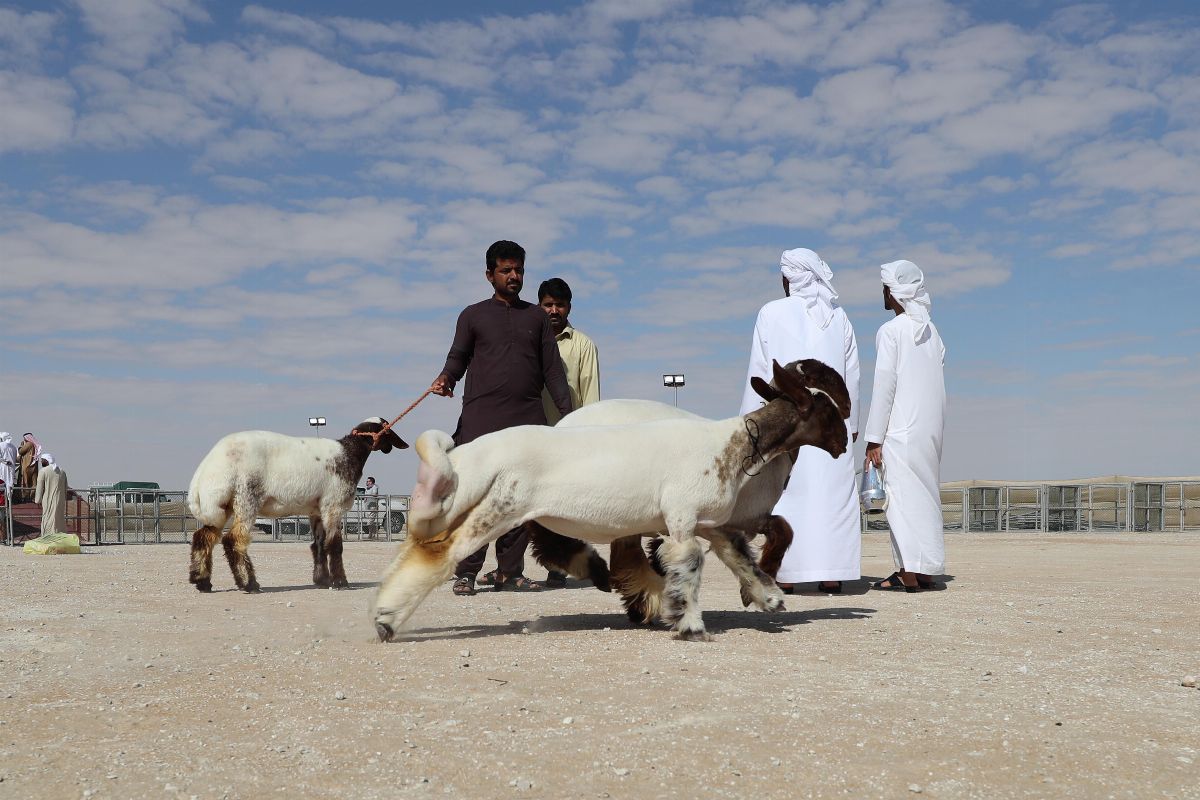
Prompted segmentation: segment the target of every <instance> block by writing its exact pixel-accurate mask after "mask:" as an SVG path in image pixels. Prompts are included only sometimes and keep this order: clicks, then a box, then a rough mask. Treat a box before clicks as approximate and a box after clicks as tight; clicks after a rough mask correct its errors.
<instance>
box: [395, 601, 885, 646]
mask: <svg viewBox="0 0 1200 800" xmlns="http://www.w3.org/2000/svg"><path fill="white" fill-rule="evenodd" d="M875 612H876V609H874V608H814V609H809V610H807V611H781V612H779V613H776V614H763V613H759V612H755V611H706V612H705V613H704V624H705V627H706V628H707V629H708V632H709V633H714V634H721V633H728V632H730V631H735V630H751V631H760V632H762V633H785V632H786V631H788V629H790V628H791V627H792V626H794V625H807V624H809V623H812V622H821V621H824V620H848V619H866V618H868V617H870V615H872V614H874V613H875ZM604 628H612V629H613V630H627V631H628V630H644V631H648V632H651V633H653V634H654V635H656V636H659V635H662V634H663V633H665V630H664V628H663V626H661V625H634V624H633V623H631V622H630V621H629V619H628V618H627V617H626V616H625V615H624V614H561V615H556V616H549V617H538V618H537V619H532V620H513V621H511V622H508V623H505V624H503V625H448V626H443V627H436V628H414V629H411V630H404V631H401V632H399V633H397V634H396V638H395V639H394V640H393V641H397V642H404V641H434V640H438V639H483V638H487V637H490V636H507V635H509V634H514V633H529V634H536V633H550V632H558V631H563V632H566V631H599V630H603V629H604Z"/></svg>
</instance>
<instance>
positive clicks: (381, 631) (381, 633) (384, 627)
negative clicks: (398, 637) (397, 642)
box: [375, 622, 396, 642]
mask: <svg viewBox="0 0 1200 800" xmlns="http://www.w3.org/2000/svg"><path fill="white" fill-rule="evenodd" d="M395 633H396V632H395V631H394V630H392V626H391V625H388V624H387V623H386V622H376V623H375V634H376V635H377V636H378V637H379V641H381V642H387V641H391V638H392V636H393V635H394V634H395Z"/></svg>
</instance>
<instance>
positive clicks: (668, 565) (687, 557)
mask: <svg viewBox="0 0 1200 800" xmlns="http://www.w3.org/2000/svg"><path fill="white" fill-rule="evenodd" d="M658 557H659V559H660V560H661V562H662V565H663V571H664V572H665V573H666V575H665V579H666V589H665V591H664V603H663V605H664V609H663V611H664V614H663V615H664V616H665V617H666V619H667V621H668V622H670V623H671V625H672V628H673V629H674V630H675V638H676V639H682V640H684V641H689V642H707V641H711V640H712V637H711V636H709V635H708V633H707V632H706V631H705V630H704V619H703V617H702V615H701V612H700V574H701V571H702V570H703V569H704V548H703V547H701V546H700V542H698V541H696V539H695V537H694V536H687V537H686V538H683V537H680V538H675V536H674V535H672V537H671V538H669V539H664V540H663V543H662V545H661V546H660V547H659V548H658Z"/></svg>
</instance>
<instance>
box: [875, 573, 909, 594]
mask: <svg viewBox="0 0 1200 800" xmlns="http://www.w3.org/2000/svg"><path fill="white" fill-rule="evenodd" d="M885 583H886V584H887V586H884V584H885ZM871 588H872V589H882V590H883V591H885V592H887V591H892V592H898V591H900V590H902V589H903V590H904V591H906V592H908V593H909V594H915V593H916V592H917V587H916V586H905V585H904V581H902V580H900V573H899V572H893V573H892V574H891V575H889V576H887V577H886V578H884V579H883V580H881V581H875V582H874V583H872V584H871Z"/></svg>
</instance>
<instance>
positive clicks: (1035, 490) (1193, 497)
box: [862, 481, 1200, 533]
mask: <svg viewBox="0 0 1200 800" xmlns="http://www.w3.org/2000/svg"><path fill="white" fill-rule="evenodd" d="M941 495H942V521H943V525H944V527H945V529H946V530H951V531H969V532H976V533H988V532H1005V531H1050V532H1058V531H1079V532H1088V531H1131V532H1137V533H1149V532H1160V531H1192V530H1200V481H1137V482H1130V483H1100V482H1097V483H1083V484H1054V483H1040V484H1034V483H1031V484H1005V485H997V486H981V485H977V486H970V487H963V488H957V487H955V488H950V487H943V488H942V491H941ZM862 528H863V530H864V531H867V530H872V531H874V530H888V525H887V518H886V516H885V515H884V514H883V513H880V512H872V513H869V514H863V515H862Z"/></svg>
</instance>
